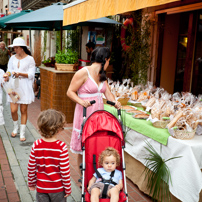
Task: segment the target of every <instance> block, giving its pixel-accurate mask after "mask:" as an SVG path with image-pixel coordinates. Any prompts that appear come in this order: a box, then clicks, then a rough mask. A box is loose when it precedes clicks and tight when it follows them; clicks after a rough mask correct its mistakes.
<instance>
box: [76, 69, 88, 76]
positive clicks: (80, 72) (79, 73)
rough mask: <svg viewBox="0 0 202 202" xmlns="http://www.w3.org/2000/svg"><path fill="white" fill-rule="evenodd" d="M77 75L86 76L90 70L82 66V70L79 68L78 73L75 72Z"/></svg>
mask: <svg viewBox="0 0 202 202" xmlns="http://www.w3.org/2000/svg"><path fill="white" fill-rule="evenodd" d="M75 76H76V77H78V78H80V77H86V76H88V72H87V70H86V69H85V68H82V69H80V70H78V71H77V72H76V73H75Z"/></svg>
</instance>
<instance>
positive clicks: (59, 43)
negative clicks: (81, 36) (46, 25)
mask: <svg viewBox="0 0 202 202" xmlns="http://www.w3.org/2000/svg"><path fill="white" fill-rule="evenodd" d="M60 33H61V31H56V32H55V34H56V41H55V42H56V44H55V45H56V52H57V51H60V50H61V34H60Z"/></svg>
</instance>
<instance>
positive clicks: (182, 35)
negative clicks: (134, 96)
mask: <svg viewBox="0 0 202 202" xmlns="http://www.w3.org/2000/svg"><path fill="white" fill-rule="evenodd" d="M159 20H160V22H161V23H160V25H161V26H162V25H163V32H162V31H160V32H159V33H160V36H159V47H161V51H159V52H158V66H157V70H159V69H160V71H158V72H157V79H156V80H157V81H159V83H158V84H159V86H160V87H162V88H164V89H165V90H167V91H168V92H169V93H175V92H182V91H184V92H192V93H193V94H195V95H198V94H202V11H201V12H199V11H198V10H195V11H189V12H184V13H175V14H171V15H165V14H161V15H159ZM160 29H162V27H159V30H160ZM161 39H162V40H161ZM200 58H201V60H200ZM159 61H160V62H159ZM200 67H201V69H200ZM199 69H200V70H199Z"/></svg>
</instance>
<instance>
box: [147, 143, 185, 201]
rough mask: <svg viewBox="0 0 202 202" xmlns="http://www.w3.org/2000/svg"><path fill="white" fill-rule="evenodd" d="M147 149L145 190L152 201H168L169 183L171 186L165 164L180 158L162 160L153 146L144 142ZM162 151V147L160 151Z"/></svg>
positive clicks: (167, 168) (168, 171) (169, 175)
mask: <svg viewBox="0 0 202 202" xmlns="http://www.w3.org/2000/svg"><path fill="white" fill-rule="evenodd" d="M146 144H147V147H145V149H146V150H147V151H148V152H149V154H148V156H147V157H146V158H145V160H146V165H145V166H146V167H145V170H144V172H145V179H146V178H147V179H148V181H147V188H148V189H149V195H150V196H152V199H153V200H155V199H160V201H170V199H171V198H170V192H169V186H168V184H169V181H170V182H171V184H172V180H171V174H170V170H169V167H168V166H167V165H166V162H168V161H170V160H172V159H176V158H180V157H181V156H178V157H173V158H169V159H167V160H165V159H162V157H161V156H160V155H159V154H158V153H157V152H156V150H155V149H154V148H153V146H152V145H151V144H150V143H149V142H148V141H146ZM161 151H162V145H161V150H160V152H161Z"/></svg>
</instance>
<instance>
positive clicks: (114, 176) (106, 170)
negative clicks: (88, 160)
mask: <svg viewBox="0 0 202 202" xmlns="http://www.w3.org/2000/svg"><path fill="white" fill-rule="evenodd" d="M98 161H99V165H101V166H102V168H98V169H96V171H95V173H94V175H93V177H92V178H91V180H90V181H89V185H88V191H89V193H90V194H91V201H93V202H99V198H101V197H102V195H104V196H107V197H109V198H110V201H111V202H118V200H119V192H120V191H121V189H122V188H123V180H122V173H121V171H120V170H117V169H116V167H117V166H119V165H120V155H119V153H118V151H117V150H116V149H114V148H112V147H107V148H106V149H105V150H104V151H103V152H102V153H101V154H100V156H99V160H98Z"/></svg>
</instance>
